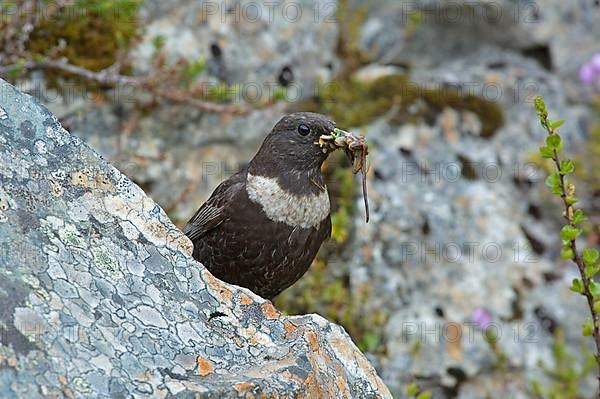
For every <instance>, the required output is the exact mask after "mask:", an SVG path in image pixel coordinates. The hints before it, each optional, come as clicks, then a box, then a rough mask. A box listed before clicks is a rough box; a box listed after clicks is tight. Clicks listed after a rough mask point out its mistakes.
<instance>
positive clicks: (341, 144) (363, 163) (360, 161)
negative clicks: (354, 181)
mask: <svg viewBox="0 0 600 399" xmlns="http://www.w3.org/2000/svg"><path fill="white" fill-rule="evenodd" d="M315 144H318V145H319V146H320V147H321V148H322V149H323V151H325V152H331V151H335V150H337V149H338V148H342V149H343V150H344V151H345V152H346V155H348V158H350V162H352V171H353V172H354V173H355V174H356V173H358V172H359V171H362V189H363V197H364V200H365V212H366V217H367V223H368V222H369V200H368V198H367V155H368V154H369V146H368V145H367V141H366V140H365V138H364V137H363V136H355V135H353V134H352V133H348V132H347V131H345V130H342V129H338V128H335V129H333V131H332V132H331V133H329V134H326V135H322V136H321V137H319V142H318V143H315Z"/></svg>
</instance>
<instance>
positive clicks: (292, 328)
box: [283, 320, 297, 338]
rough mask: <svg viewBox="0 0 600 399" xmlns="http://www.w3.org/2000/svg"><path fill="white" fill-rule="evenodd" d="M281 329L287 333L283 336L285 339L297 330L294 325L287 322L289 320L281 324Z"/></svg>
mask: <svg viewBox="0 0 600 399" xmlns="http://www.w3.org/2000/svg"><path fill="white" fill-rule="evenodd" d="M283 328H285V331H287V332H286V334H285V337H286V338H287V337H288V335H290V334H292V333H293V332H294V331H296V328H297V327H296V325H295V324H294V323H292V322H291V321H289V320H286V321H285V322H284V323H283Z"/></svg>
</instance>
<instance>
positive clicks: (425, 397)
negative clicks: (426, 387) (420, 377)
mask: <svg viewBox="0 0 600 399" xmlns="http://www.w3.org/2000/svg"><path fill="white" fill-rule="evenodd" d="M417 399H431V392H421V393H420V394H419V396H417Z"/></svg>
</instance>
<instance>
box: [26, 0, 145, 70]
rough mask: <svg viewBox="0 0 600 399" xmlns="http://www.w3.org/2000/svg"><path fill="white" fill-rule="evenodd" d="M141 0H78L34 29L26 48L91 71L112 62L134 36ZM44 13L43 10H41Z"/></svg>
mask: <svg viewBox="0 0 600 399" xmlns="http://www.w3.org/2000/svg"><path fill="white" fill-rule="evenodd" d="M140 4H141V0H117V1H107V0H97V1H93V0H78V1H76V2H75V3H74V4H72V5H69V6H66V7H64V8H62V9H61V10H60V11H59V12H58V14H57V15H53V16H52V17H51V18H45V19H43V20H42V21H41V22H40V23H39V25H37V26H36V28H35V29H34V30H33V32H32V33H31V35H30V38H29V41H28V42H27V50H28V51H29V52H31V53H32V54H34V55H37V56H43V57H52V58H57V57H66V58H67V59H68V61H69V62H70V63H71V64H74V65H77V66H81V67H83V68H86V69H89V70H91V71H100V70H103V69H106V68H108V67H110V66H111V65H113V64H114V63H115V62H116V60H117V55H118V53H119V51H122V50H123V49H124V48H126V47H127V46H128V45H129V44H130V42H131V40H132V39H133V38H134V37H135V36H136V32H137V27H138V18H139V15H138V9H139V5H140ZM41 14H42V15H44V13H41Z"/></svg>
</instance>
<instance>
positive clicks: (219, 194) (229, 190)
mask: <svg viewBox="0 0 600 399" xmlns="http://www.w3.org/2000/svg"><path fill="white" fill-rule="evenodd" d="M243 183H244V179H243V177H242V176H241V174H236V175H234V176H232V177H230V178H229V179H227V180H225V181H224V182H223V183H221V184H220V185H219V186H217V188H216V189H215V191H214V192H213V193H212V195H211V196H210V198H209V199H208V200H207V201H206V202H205V203H204V204H203V205H202V206H201V207H200V209H198V211H196V213H195V214H194V216H192V218H191V219H190V220H189V221H188V222H187V224H186V225H185V227H184V228H183V233H184V234H185V235H187V236H188V237H189V238H190V240H192V241H194V240H195V239H197V238H200V237H202V236H203V235H204V234H206V233H207V232H208V231H210V230H212V229H214V228H216V227H218V226H219V225H220V224H221V223H223V222H224V221H225V220H226V219H227V214H226V209H227V208H228V206H227V204H228V203H229V202H231V201H232V200H233V198H234V196H235V194H236V193H237V192H238V191H239V190H240V189H243Z"/></svg>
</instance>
